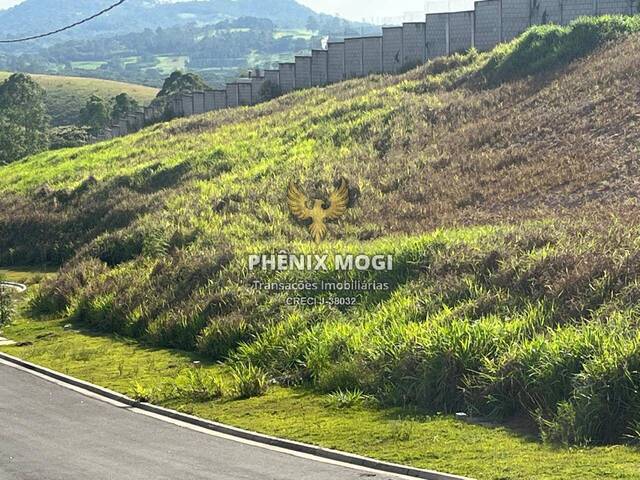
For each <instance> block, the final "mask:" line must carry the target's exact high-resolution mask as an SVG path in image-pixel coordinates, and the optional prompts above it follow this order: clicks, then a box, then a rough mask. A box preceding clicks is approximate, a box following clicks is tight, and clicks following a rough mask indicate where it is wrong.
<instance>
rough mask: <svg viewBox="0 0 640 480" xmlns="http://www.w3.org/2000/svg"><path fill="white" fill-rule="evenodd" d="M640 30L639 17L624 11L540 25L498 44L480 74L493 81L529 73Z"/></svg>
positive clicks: (572, 58) (573, 57) (552, 65)
mask: <svg viewBox="0 0 640 480" xmlns="http://www.w3.org/2000/svg"><path fill="white" fill-rule="evenodd" d="M637 31H640V18H638V17H625V16H621V15H615V16H602V17H594V18H592V17H587V18H579V19H578V20H576V21H574V22H573V23H571V24H570V25H568V26H566V27H561V26H558V25H538V26H535V27H532V28H530V29H529V30H527V31H526V32H525V33H523V34H522V35H520V36H519V37H518V38H516V39H515V40H513V41H511V42H509V43H507V44H504V45H501V46H498V47H497V48H496V49H495V50H494V51H493V52H492V54H491V56H490V58H489V61H488V62H487V64H486V65H485V67H484V68H482V69H481V72H480V73H481V74H482V75H483V76H484V77H485V78H487V79H488V80H489V81H490V82H491V83H500V82H504V81H507V80H510V79H513V78H518V77H526V76H527V75H532V74H535V73H538V72H543V71H547V70H550V69H552V68H554V67H557V66H559V65H566V64H567V63H569V62H571V61H573V60H575V59H576V58H580V57H583V56H585V55H587V54H588V53H590V52H592V51H593V50H595V49H596V48H597V47H599V46H601V45H603V44H604V43H605V42H607V41H610V40H613V39H615V38H617V37H619V36H620V35H621V34H624V33H632V32H637Z"/></svg>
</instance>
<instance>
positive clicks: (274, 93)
mask: <svg viewBox="0 0 640 480" xmlns="http://www.w3.org/2000/svg"><path fill="white" fill-rule="evenodd" d="M280 95H282V89H281V88H280V85H278V84H277V83H274V82H272V81H271V80H267V81H265V82H264V83H263V84H262V88H261V89H260V99H261V100H262V101H263V102H266V101H268V100H272V99H274V98H277V97H279V96H280Z"/></svg>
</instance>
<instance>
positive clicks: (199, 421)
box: [0, 352, 471, 480]
mask: <svg viewBox="0 0 640 480" xmlns="http://www.w3.org/2000/svg"><path fill="white" fill-rule="evenodd" d="M0 359H2V360H4V361H6V362H8V363H12V364H14V365H18V366H20V367H23V368H25V369H27V370H31V371H33V372H37V373H39V374H41V375H45V376H47V377H50V378H52V379H55V380H58V381H60V382H62V383H66V384H68V385H72V386H74V387H78V388H81V389H84V390H87V391H89V392H91V393H93V394H96V395H99V396H101V397H105V398H107V399H110V400H115V401H117V402H120V403H123V404H125V405H129V406H131V407H135V408H139V409H140V410H144V411H147V412H150V413H154V414H156V415H160V416H163V417H167V418H171V419H173V420H179V421H182V422H185V423H188V424H190V425H194V426H197V427H201V428H205V429H207V430H211V431H215V432H218V433H222V434H225V435H229V436H232V437H236V438H240V439H243V440H249V441H253V442H256V443H261V444H264V445H270V446H274V447H279V448H282V449H285V450H291V451H294V452H299V453H304V454H307V455H313V456H316V457H319V458H323V459H328V460H333V461H337V462H342V463H345V464H350V465H356V466H359V467H364V468H368V469H371V470H377V471H379V472H381V473H392V474H399V475H406V476H409V477H415V478H421V479H425V480H471V479H469V478H466V477H460V476H457V475H450V474H447V473H441V472H436V471H431V470H423V469H419V468H413V467H408V466H405V465H398V464H395V463H388V462H383V461H379V460H374V459H372V458H368V457H362V456H359V455H353V454H350V453H345V452H340V451H337V450H331V449H328V448H322V447H317V446H314V445H309V444H306V443H301V442H295V441H293V440H285V439H282V438H277V437H272V436H269V435H263V434H261V433H255V432H251V431H249V430H243V429H241V428H236V427H231V426H229V425H224V424H222V423H217V422H212V421H210V420H205V419H203V418H199V417H195V416H193V415H187V414H184V413H180V412H177V411H175V410H170V409H168V408H163V407H158V406H156V405H152V404H149V403H141V402H137V401H135V400H133V399H131V398H129V397H127V396H126V395H122V394H121V393H117V392H114V391H112V390H109V389H107V388H103V387H100V386H98V385H94V384H92V383H89V382H85V381H83V380H79V379H77V378H74V377H70V376H68V375H65V374H63V373H60V372H56V371H54V370H50V369H48V368H45V367H41V366H40V365H36V364H34V363H31V362H27V361H25V360H22V359H20V358H17V357H14V356H12V355H9V354H6V353H3V352H0Z"/></svg>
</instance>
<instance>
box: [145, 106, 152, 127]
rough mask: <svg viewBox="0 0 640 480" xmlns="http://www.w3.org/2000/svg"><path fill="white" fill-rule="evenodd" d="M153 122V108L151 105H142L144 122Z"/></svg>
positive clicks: (146, 123)
mask: <svg viewBox="0 0 640 480" xmlns="http://www.w3.org/2000/svg"><path fill="white" fill-rule="evenodd" d="M153 122H155V118H154V116H153V108H152V107H144V124H145V125H150V124H152V123H153Z"/></svg>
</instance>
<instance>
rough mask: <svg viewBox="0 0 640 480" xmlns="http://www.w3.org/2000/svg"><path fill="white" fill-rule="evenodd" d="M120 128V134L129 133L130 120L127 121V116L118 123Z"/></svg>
mask: <svg viewBox="0 0 640 480" xmlns="http://www.w3.org/2000/svg"><path fill="white" fill-rule="evenodd" d="M118 129H119V130H120V136H122V135H126V134H128V133H129V122H127V119H126V118H123V119H122V120H120V122H119V123H118Z"/></svg>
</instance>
